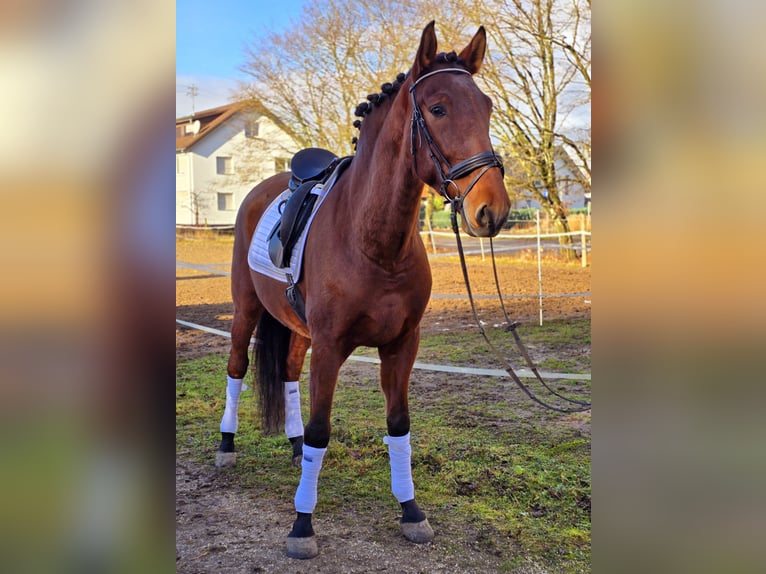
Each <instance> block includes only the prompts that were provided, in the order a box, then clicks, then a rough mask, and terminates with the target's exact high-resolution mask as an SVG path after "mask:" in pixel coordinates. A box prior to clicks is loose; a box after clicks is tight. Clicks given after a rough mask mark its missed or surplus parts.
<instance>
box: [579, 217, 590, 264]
mask: <svg viewBox="0 0 766 574" xmlns="http://www.w3.org/2000/svg"><path fill="white" fill-rule="evenodd" d="M580 221H581V227H580V243H581V245H582V266H583V269H584V268H585V267H587V266H588V242H587V240H586V238H585V214H583V213H581V214H580Z"/></svg>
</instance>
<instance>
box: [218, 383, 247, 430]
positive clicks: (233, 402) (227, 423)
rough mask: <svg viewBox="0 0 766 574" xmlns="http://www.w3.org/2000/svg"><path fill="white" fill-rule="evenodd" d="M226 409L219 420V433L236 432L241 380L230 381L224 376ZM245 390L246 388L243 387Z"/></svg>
mask: <svg viewBox="0 0 766 574" xmlns="http://www.w3.org/2000/svg"><path fill="white" fill-rule="evenodd" d="M226 379H227V381H228V383H227V385H226V407H225V408H224V410H223V418H221V432H233V433H235V432H237V426H238V425H239V420H238V417H237V410H238V408H239V394H240V393H241V392H242V379H232V378H231V377H230V376H228V375H227V376H226ZM245 388H247V387H245Z"/></svg>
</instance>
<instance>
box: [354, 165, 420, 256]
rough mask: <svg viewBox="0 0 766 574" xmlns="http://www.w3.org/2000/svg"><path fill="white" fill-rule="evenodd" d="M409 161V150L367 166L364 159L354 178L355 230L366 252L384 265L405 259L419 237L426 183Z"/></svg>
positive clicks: (360, 245)
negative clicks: (422, 199)
mask: <svg viewBox="0 0 766 574" xmlns="http://www.w3.org/2000/svg"><path fill="white" fill-rule="evenodd" d="M382 157H383V155H381V158H382ZM407 160H409V152H407V153H401V154H397V155H396V156H392V157H388V156H387V161H386V162H385V163H378V164H376V165H370V166H369V167H367V168H366V167H365V166H364V165H362V164H361V162H360V165H359V166H357V172H358V173H357V174H355V175H357V177H356V178H354V189H353V191H352V196H353V200H352V201H353V202H354V208H353V211H352V213H353V216H352V219H353V233H354V234H355V235H356V241H357V242H358V246H359V247H360V248H361V250H362V251H363V252H364V254H365V255H366V256H367V257H368V258H369V259H372V260H373V261H377V262H379V263H380V264H381V265H383V266H386V265H392V264H396V263H397V262H398V261H401V260H402V259H404V258H405V257H406V255H407V253H408V251H409V249H410V248H411V246H412V241H413V240H415V239H417V238H416V237H414V236H415V235H417V234H418V226H417V223H418V218H419V214H420V195H421V191H422V187H423V184H422V183H420V181H419V180H418V179H417V178H415V177H413V174H412V173H411V169H410V165H411V164H409V163H405V162H407ZM418 240H419V239H418Z"/></svg>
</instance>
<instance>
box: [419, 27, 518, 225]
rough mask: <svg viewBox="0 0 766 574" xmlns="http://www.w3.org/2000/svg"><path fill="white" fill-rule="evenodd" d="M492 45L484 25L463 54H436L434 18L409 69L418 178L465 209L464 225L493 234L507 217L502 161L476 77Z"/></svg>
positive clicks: (488, 104) (489, 108)
mask: <svg viewBox="0 0 766 574" xmlns="http://www.w3.org/2000/svg"><path fill="white" fill-rule="evenodd" d="M486 46H487V36H486V33H485V31H484V28H483V27H481V28H479V30H478V32H476V35H475V36H474V37H473V39H472V40H471V41H470V42H469V43H468V45H467V46H466V47H465V48H464V49H463V50H462V51H461V52H460V54H459V55H457V54H455V52H452V53H450V54H443V53H442V54H439V55H438V56H437V54H436V33H435V32H434V22H431V23H430V24H429V25H428V26H426V28H425V30H423V36H422V37H421V39H420V46H419V48H418V52H417V55H416V56H415V62H414V64H413V66H412V70H411V72H410V79H411V83H410V84H409V89H410V95H411V102H412V130H411V134H410V135H411V138H412V140H411V150H412V154H413V159H414V162H415V171H416V173H417V174H418V177H420V179H422V180H423V181H424V182H426V183H427V184H428V185H430V186H431V187H433V188H435V189H437V190H439V191H440V192H441V193H442V195H444V196H445V198H446V199H448V200H449V201H450V202H451V203H453V207H455V208H458V209H459V210H460V214H461V220H462V226H463V230H464V231H465V232H466V233H468V234H469V235H473V236H477V237H493V236H495V235H497V233H498V232H499V231H500V229H501V228H502V226H503V224H504V223H505V221H506V219H507V218H508V211H509V209H510V200H509V198H508V193H507V191H506V189H505V184H504V182H503V167H502V165H503V164H502V160H501V159H500V157H499V156H498V155H496V154H495V152H494V151H493V150H492V143H491V142H490V138H489V116H490V113H491V111H492V101H491V100H490V99H489V97H487V96H486V95H485V94H484V93H482V91H481V90H480V89H479V88H478V87H477V86H476V84H475V83H474V81H473V78H472V77H471V76H472V75H473V74H475V73H476V72H478V71H479V68H480V67H481V64H482V61H483V60H484V52H485V50H486Z"/></svg>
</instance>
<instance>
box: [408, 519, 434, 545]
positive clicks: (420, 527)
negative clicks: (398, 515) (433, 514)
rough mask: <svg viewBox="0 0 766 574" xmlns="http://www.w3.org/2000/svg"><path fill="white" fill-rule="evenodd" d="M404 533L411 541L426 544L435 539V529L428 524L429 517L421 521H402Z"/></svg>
mask: <svg viewBox="0 0 766 574" xmlns="http://www.w3.org/2000/svg"><path fill="white" fill-rule="evenodd" d="M400 526H401V527H402V534H404V537H405V538H406V539H407V540H409V541H410V542H414V543H415V544H425V543H426V542H431V541H432V540H433V539H434V531H433V529H432V528H431V525H430V524H428V518H426V519H425V520H421V521H420V522H401V523H400Z"/></svg>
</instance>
